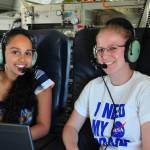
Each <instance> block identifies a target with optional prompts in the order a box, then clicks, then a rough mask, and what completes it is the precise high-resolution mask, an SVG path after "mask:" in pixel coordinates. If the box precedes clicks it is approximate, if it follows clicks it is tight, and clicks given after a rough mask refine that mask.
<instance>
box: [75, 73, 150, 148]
mask: <svg viewBox="0 0 150 150" xmlns="http://www.w3.org/2000/svg"><path fill="white" fill-rule="evenodd" d="M105 81H106V83H107V85H108V88H109V90H110V92H111V95H112V97H113V100H114V103H115V104H113V103H112V100H111V98H110V95H109V94H108V91H107V89H106V86H105V85H104V82H103V80H102V78H101V77H99V78H96V79H94V80H92V81H90V82H89V83H88V84H87V85H86V86H85V88H84V90H83V91H82V93H81V95H80V96H79V98H78V100H77V101H76V103H75V110H76V111H77V112H78V113H79V114H81V115H82V116H84V117H89V118H90V121H91V127H92V132H93V135H94V138H95V139H96V140H97V141H98V143H99V144H100V145H106V143H108V140H109V146H108V147H107V150H142V147H141V125H142V124H143V123H145V122H147V121H150V77H148V76H146V75H143V74H141V73H140V72H137V71H134V74H133V76H132V77H131V79H130V80H129V81H128V82H126V83H125V84H123V85H120V86H114V85H112V84H111V82H110V79H109V77H108V76H106V77H105ZM115 110H116V113H115ZM114 116H115V124H114V129H113V131H112V134H111V130H112V126H113V122H114V119H113V118H114ZM110 135H111V136H110ZM103 148H105V146H104V147H103ZM101 149H102V147H101Z"/></svg>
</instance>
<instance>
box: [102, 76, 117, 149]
mask: <svg viewBox="0 0 150 150" xmlns="http://www.w3.org/2000/svg"><path fill="white" fill-rule="evenodd" d="M101 77H102V80H103V82H104V84H105V87H106V89H107V91H108V94H109V96H110V98H111V100H112V103H113V105H114V106H115V102H114V99H113V97H112V95H111V92H110V90H109V88H108V85H107V83H106V81H105V79H104V76H103V75H102V76H101ZM114 108H115V107H114ZM115 112H116V110H115ZM115 121H116V117H114V118H113V126H112V129H111V134H110V137H111V135H112V133H113V130H114V127H115ZM110 137H109V138H108V142H107V143H106V147H105V148H104V150H106V149H107V147H108V146H109V139H110Z"/></svg>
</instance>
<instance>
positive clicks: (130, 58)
mask: <svg viewBox="0 0 150 150" xmlns="http://www.w3.org/2000/svg"><path fill="white" fill-rule="evenodd" d="M109 25H118V26H120V27H123V28H124V29H126V30H127V31H129V32H130V33H131V37H130V38H129V39H128V40H127V42H126V44H125V60H126V61H127V62H129V63H130V64H132V63H135V62H136V61H137V60H138V58H139V55H140V42H139V41H138V40H137V39H136V37H135V30H134V27H133V26H132V24H131V23H130V22H129V21H128V20H127V19H125V18H113V19H111V20H109V21H108V22H107V23H106V26H109Z"/></svg>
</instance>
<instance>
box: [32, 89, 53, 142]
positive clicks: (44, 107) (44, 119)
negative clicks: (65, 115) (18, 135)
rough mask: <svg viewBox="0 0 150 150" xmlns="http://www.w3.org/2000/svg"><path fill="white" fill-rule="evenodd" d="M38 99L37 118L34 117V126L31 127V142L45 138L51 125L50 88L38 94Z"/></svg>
mask: <svg viewBox="0 0 150 150" xmlns="http://www.w3.org/2000/svg"><path fill="white" fill-rule="evenodd" d="M37 99H38V116H37V117H36V124H35V125H34V126H32V127H31V133H32V138H33V140H36V139H38V138H41V137H43V136H45V135H46V134H47V133H48V131H49V129H50V124H51V105H52V87H49V88H47V89H45V90H43V91H42V92H40V93H39V94H37Z"/></svg>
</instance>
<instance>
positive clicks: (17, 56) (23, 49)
mask: <svg viewBox="0 0 150 150" xmlns="http://www.w3.org/2000/svg"><path fill="white" fill-rule="evenodd" d="M31 64H32V43H31V41H30V40H29V38H27V37H26V36H24V35H22V34H17V35H15V36H13V37H11V38H10V40H9V41H8V43H7V45H6V48H5V66H6V67H5V71H6V72H7V74H9V76H11V77H12V78H16V77H17V76H19V75H23V73H22V70H23V68H29V67H31Z"/></svg>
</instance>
